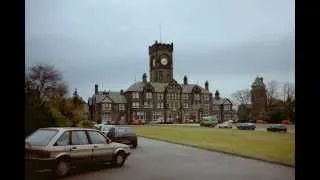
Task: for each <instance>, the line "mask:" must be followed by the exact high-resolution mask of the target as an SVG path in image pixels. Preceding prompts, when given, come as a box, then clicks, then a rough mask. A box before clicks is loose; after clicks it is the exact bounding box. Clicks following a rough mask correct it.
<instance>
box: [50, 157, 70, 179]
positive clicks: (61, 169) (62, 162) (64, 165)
mask: <svg viewBox="0 0 320 180" xmlns="http://www.w3.org/2000/svg"><path fill="white" fill-rule="evenodd" d="M53 172H54V176H55V177H58V178H60V177H64V176H67V175H68V174H69V172H70V162H69V160H68V159H65V158H64V159H59V160H58V162H57V163H56V166H55V169H54V171H53Z"/></svg>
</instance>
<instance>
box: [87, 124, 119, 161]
mask: <svg viewBox="0 0 320 180" xmlns="http://www.w3.org/2000/svg"><path fill="white" fill-rule="evenodd" d="M88 136H89V139H90V143H91V146H92V160H93V161H95V162H104V161H110V160H112V153H113V146H112V144H111V143H110V142H111V141H110V142H109V140H108V139H107V138H106V137H105V136H103V135H102V134H101V133H100V132H98V131H94V130H92V131H91V130H89V131H88Z"/></svg>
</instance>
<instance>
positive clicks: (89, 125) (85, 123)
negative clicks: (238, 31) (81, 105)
mask: <svg viewBox="0 0 320 180" xmlns="http://www.w3.org/2000/svg"><path fill="white" fill-rule="evenodd" d="M77 126H78V127H81V128H93V123H92V122H91V121H89V120H82V121H80V122H79V123H78V125H77Z"/></svg>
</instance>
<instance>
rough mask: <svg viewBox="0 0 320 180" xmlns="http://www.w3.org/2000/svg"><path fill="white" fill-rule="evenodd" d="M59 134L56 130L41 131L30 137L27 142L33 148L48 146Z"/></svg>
mask: <svg viewBox="0 0 320 180" xmlns="http://www.w3.org/2000/svg"><path fill="white" fill-rule="evenodd" d="M57 133H58V130H54V129H39V130H37V131H35V132H34V133H32V134H31V135H30V136H28V137H27V138H26V142H28V143H29V144H30V145H32V146H46V145H48V144H49V142H50V141H51V139H52V138H53V137H54V136H55V135H56V134H57Z"/></svg>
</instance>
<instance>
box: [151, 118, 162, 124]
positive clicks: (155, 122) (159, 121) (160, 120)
mask: <svg viewBox="0 0 320 180" xmlns="http://www.w3.org/2000/svg"><path fill="white" fill-rule="evenodd" d="M163 122H164V119H163V118H161V117H160V118H158V119H155V120H152V121H151V122H150V124H160V123H163Z"/></svg>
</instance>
